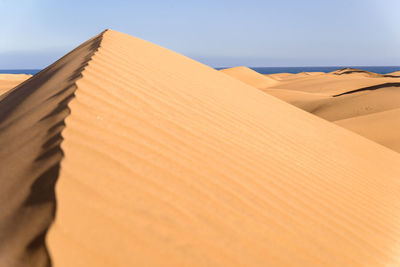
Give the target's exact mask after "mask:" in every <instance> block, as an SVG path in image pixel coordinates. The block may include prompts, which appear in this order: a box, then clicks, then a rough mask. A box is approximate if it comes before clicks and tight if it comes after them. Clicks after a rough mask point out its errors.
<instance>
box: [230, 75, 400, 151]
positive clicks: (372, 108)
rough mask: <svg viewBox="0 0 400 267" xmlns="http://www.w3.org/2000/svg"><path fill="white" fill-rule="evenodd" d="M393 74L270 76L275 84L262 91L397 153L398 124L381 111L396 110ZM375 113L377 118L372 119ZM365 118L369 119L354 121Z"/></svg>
mask: <svg viewBox="0 0 400 267" xmlns="http://www.w3.org/2000/svg"><path fill="white" fill-rule="evenodd" d="M396 74H397V72H394V73H389V74H385V75H382V74H376V73H372V72H368V71H364V70H359V69H352V68H345V69H340V70H336V71H333V72H331V73H315V74H313V75H311V76H310V75H307V73H304V72H303V73H298V74H281V75H280V74H272V77H274V78H275V79H276V80H278V83H276V84H274V85H271V86H269V87H268V88H263V91H264V92H266V93H268V94H270V95H273V96H275V97H277V98H280V99H282V100H284V101H286V102H288V103H290V104H292V105H294V106H296V107H299V108H301V109H303V110H305V111H308V112H310V113H313V114H314V115H317V116H319V117H321V118H323V119H326V120H329V121H342V120H343V123H340V125H341V126H344V127H345V128H347V129H349V130H353V131H355V132H357V133H359V134H361V135H363V136H365V137H367V138H370V139H371V140H374V141H376V142H378V143H380V144H382V145H385V146H387V147H389V148H391V149H394V150H396V151H399V152H400V150H399V147H398V145H397V142H400V137H398V136H397V135H396V134H397V130H396V129H397V127H398V125H397V124H398V121H397V120H394V116H393V114H394V113H391V112H384V111H390V110H392V109H397V108H400V90H399V89H400V76H397V75H396ZM231 76H233V77H234V73H232V75H231ZM266 76H271V75H266ZM238 79H239V78H238ZM247 84H249V85H252V83H251V82H247ZM375 113H377V116H373V114H375ZM378 114H379V115H378ZM365 115H371V116H367V117H365V118H364V119H362V118H360V121H359V120H358V119H357V118H358V117H359V116H363V117H364V116H365ZM385 116H390V117H388V118H384V117H385ZM352 118H354V119H352ZM347 119H348V120H347ZM372 120H377V121H374V122H372ZM353 123H354V125H353ZM381 124H382V125H385V127H381V128H379V130H378V129H376V130H372V128H371V127H373V126H372V125H375V126H376V125H381ZM369 130H371V132H370V131H369ZM379 131H381V135H382V136H379V134H378V133H379Z"/></svg>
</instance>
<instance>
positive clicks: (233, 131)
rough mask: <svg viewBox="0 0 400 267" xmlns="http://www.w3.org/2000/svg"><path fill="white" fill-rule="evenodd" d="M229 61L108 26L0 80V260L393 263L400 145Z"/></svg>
mask: <svg viewBox="0 0 400 267" xmlns="http://www.w3.org/2000/svg"><path fill="white" fill-rule="evenodd" d="M235 73H238V74H239V75H240V77H241V79H239V80H241V81H238V80H236V79H235V78H232V75H231V74H232V72H229V74H228V73H226V71H225V73H223V72H221V71H217V70H214V69H212V68H210V67H207V66H205V65H203V64H201V63H198V62H196V61H193V60H191V59H189V58H187V57H184V56H182V55H180V54H177V53H175V52H172V51H170V50H167V49H165V48H162V47H159V46H157V45H154V44H151V43H149V42H146V41H143V40H140V39H137V38H134V37H131V36H129V35H126V34H122V33H119V32H115V31H111V30H107V31H105V32H103V33H101V34H99V35H97V36H95V37H94V38H92V39H91V40H89V41H87V42H86V43H84V44H82V45H81V46H79V47H78V48H76V49H75V50H74V51H72V52H71V53H69V54H67V55H66V56H65V57H63V58H62V59H60V60H59V61H57V62H55V63H54V64H53V65H51V66H49V67H48V68H47V69H45V70H43V71H42V72H40V73H39V74H37V75H35V76H33V77H32V78H31V79H29V80H28V81H26V82H25V83H23V84H21V85H19V86H17V87H16V88H14V89H13V90H12V91H10V92H9V93H8V94H6V95H5V97H4V98H3V99H2V100H1V101H0V142H2V143H1V147H2V151H1V154H0V164H1V166H0V170H1V173H0V179H1V182H2V187H0V190H1V191H0V196H1V197H2V198H1V200H2V203H3V205H2V207H1V213H0V216H1V217H0V230H1V231H0V233H1V234H2V235H1V236H0V265H1V266H24V265H25V266H48V265H49V264H50V258H51V263H52V265H53V266H56V267H63V266H65V267H70V266H77V267H79V266H85V267H88V266H89V267H90V266H93V267H94V266H96V267H101V266H107V267H109V266H367V265H375V266H379V265H380V266H396V265H399V264H400V259H399V254H398V243H399V240H400V234H399V233H400V225H399V214H400V205H399V203H400V194H399V191H400V183H399V180H398V178H399V177H400V168H399V166H400V154H398V153H396V152H394V151H392V150H390V149H388V148H386V147H384V146H381V145H379V144H377V143H375V142H373V141H371V140H368V139H367V138H364V137H362V136H360V135H359V134H356V133H353V132H351V131H349V130H346V129H344V128H342V127H340V126H338V125H336V124H335V123H331V122H328V121H326V120H323V119H321V118H318V117H317V116H314V115H313V114H310V113H308V112H305V111H303V110H301V109H299V108H296V107H294V106H293V105H291V104H288V103H286V102H284V101H282V100H280V99H277V98H276V97H274V96H271V95H269V94H268V93H266V92H263V91H261V90H259V89H257V88H255V87H254V86H250V85H247V84H246V83H244V82H243V80H246V79H247V78H248V77H249V75H251V77H256V78H255V79H256V81H251V79H250V78H249V79H250V80H249V81H247V82H250V83H253V82H254V83H253V85H254V84H255V85H258V86H260V87H261V88H262V89H266V90H270V89H271V88H272V89H273V88H274V86H275V87H276V86H278V87H280V83H281V82H278V81H276V82H277V84H275V85H274V86H272V87H269V88H264V87H263V86H264V81H270V80H271V81H273V79H272V78H270V79H266V80H264V79H261V78H260V77H263V76H262V75H261V76H259V75H257V73H253V72H251V71H249V70H248V69H245V68H239V69H236V70H235ZM227 74H228V75H227ZM325 75H330V76H336V77H340V76H338V75H333V74H321V75H307V77H304V78H298V79H307V81H308V82H310V84H313V82H311V81H310V80H308V79H311V78H312V79H320V78H321V77H324V76H325ZM350 75H351V74H350ZM233 76H234V75H233ZM346 76H347V75H346ZM266 83H267V82H266ZM282 83H284V81H282ZM271 84H272V82H271ZM287 84H290V83H287ZM317 84H318V83H317ZM332 88H333V87H332ZM275 89H276V88H275ZM283 89H284V90H286V91H284V90H283ZM353 89H354V88H353ZM280 90H281V91H280V92H281V93H282V94H287V93H288V92H289V93H290V90H293V92H295V94H296V95H297V96H296V97H298V98H302V99H304V98H306V97H305V95H313V94H314V93H315V92H317V91H320V90H319V89H318V88H310V89H307V90H305V91H301V90H299V88H297V89H290V88H286V89H285V88H280ZM342 91H343V90H342V89H339V90H333V89H332V90H330V91H329V92H327V93H326V94H320V95H319V96H318V97H321V98H329V99H334V98H335V97H333V96H332V95H330V94H332V92H334V93H338V92H339V93H340V92H342ZM296 97H295V98H296ZM343 97H345V96H343ZM346 97H348V96H346ZM336 98H339V97H336ZM316 101H319V99H316ZM337 123H338V124H340V125H341V124H343V123H340V122H337ZM360 124H362V123H360ZM55 184H56V186H55V191H54V185H55ZM54 215H55V217H54ZM50 225H51V228H50V231H49V232H47V229H48V228H49V226H50Z"/></svg>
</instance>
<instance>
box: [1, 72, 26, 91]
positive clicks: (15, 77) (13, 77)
mask: <svg viewBox="0 0 400 267" xmlns="http://www.w3.org/2000/svg"><path fill="white" fill-rule="evenodd" d="M31 76H32V75H27V74H1V73H0V95H2V94H4V93H5V92H7V91H8V90H10V89H11V88H13V87H15V86H17V85H18V84H20V83H22V82H23V81H25V80H27V79H29V78H30V77H31Z"/></svg>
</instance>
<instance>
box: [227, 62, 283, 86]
mask: <svg viewBox="0 0 400 267" xmlns="http://www.w3.org/2000/svg"><path fill="white" fill-rule="evenodd" d="M220 71H221V72H223V73H225V74H228V75H229V76H231V77H234V78H236V79H238V80H240V81H242V82H244V83H246V84H248V85H251V86H254V87H255V88H258V89H262V90H263V89H265V88H268V87H271V86H273V85H275V84H277V83H278V82H277V81H276V80H275V79H273V78H271V77H267V76H265V75H262V74H260V73H258V72H256V71H254V70H252V69H250V68H247V67H234V68H229V69H222V70H220Z"/></svg>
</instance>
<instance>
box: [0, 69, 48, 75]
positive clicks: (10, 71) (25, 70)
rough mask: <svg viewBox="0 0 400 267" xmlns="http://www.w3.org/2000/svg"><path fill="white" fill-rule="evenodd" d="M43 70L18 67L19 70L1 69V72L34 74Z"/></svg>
mask: <svg viewBox="0 0 400 267" xmlns="http://www.w3.org/2000/svg"><path fill="white" fill-rule="evenodd" d="M39 71H41V70H38V69H18V70H0V73H9V74H32V75H35V74H36V73H38V72H39Z"/></svg>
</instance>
